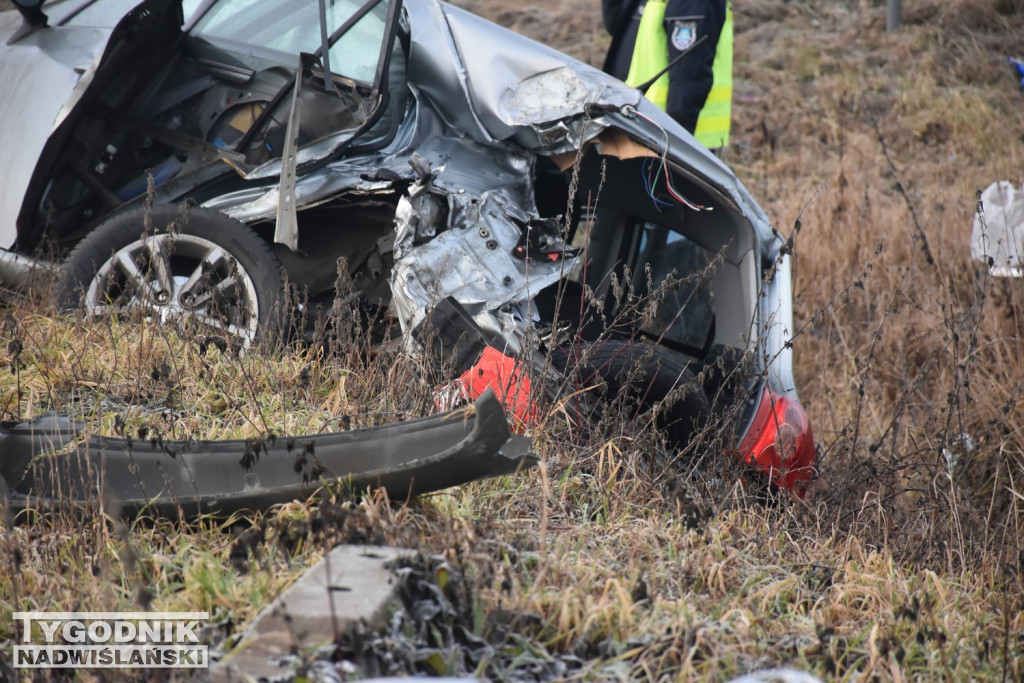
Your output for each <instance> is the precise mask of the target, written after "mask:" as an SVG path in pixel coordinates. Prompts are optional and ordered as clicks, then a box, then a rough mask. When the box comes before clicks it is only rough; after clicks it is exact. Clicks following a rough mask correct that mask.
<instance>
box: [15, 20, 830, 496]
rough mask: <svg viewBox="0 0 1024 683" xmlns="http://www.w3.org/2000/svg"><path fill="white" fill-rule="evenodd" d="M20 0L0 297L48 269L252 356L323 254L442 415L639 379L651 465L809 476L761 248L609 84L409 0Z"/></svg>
mask: <svg viewBox="0 0 1024 683" xmlns="http://www.w3.org/2000/svg"><path fill="white" fill-rule="evenodd" d="M18 2H19V3H20V5H21V7H20V9H21V15H20V16H19V15H18V14H15V13H8V14H6V15H2V16H0V32H2V35H3V36H4V37H5V39H6V43H7V44H6V46H5V47H4V48H3V53H2V56H0V82H2V83H4V87H5V89H6V93H5V94H6V97H5V104H4V105H3V106H5V107H6V108H7V115H6V116H5V120H6V121H8V122H11V121H16V122H17V125H8V126H7V127H5V128H4V129H3V130H0V137H2V141H0V142H2V144H3V146H4V149H5V150H8V164H7V165H6V167H5V169H4V171H3V174H4V178H3V183H2V184H0V192H2V193H3V194H2V197H3V201H0V212H2V215H0V246H2V247H3V251H2V252H0V276H2V277H3V279H4V281H5V283H6V284H7V285H8V286H24V285H25V283H26V282H28V281H29V280H30V279H31V276H32V273H33V272H36V271H37V270H38V269H39V268H40V267H43V268H45V267H46V266H47V265H48V263H53V262H56V263H59V264H60V270H59V277H58V278H57V283H56V291H55V298H56V300H57V301H58V303H59V304H61V305H62V306H66V307H83V308H85V309H86V310H87V311H92V312H102V311H109V310H110V309H111V308H114V309H117V310H132V309H143V310H145V311H146V312H147V314H148V315H151V316H153V317H154V318H159V319H166V320H176V319H180V318H182V317H188V318H191V319H194V320H198V321H199V322H201V323H202V324H203V325H206V326H208V327H209V328H213V329H217V330H220V331H222V332H223V333H225V334H229V335H232V336H233V337H236V338H238V339H241V340H242V341H243V342H244V343H251V342H252V341H254V340H255V339H256V338H257V337H258V336H259V335H276V334H279V333H282V331H283V330H284V329H285V328H287V327H288V326H289V325H290V320H289V318H288V316H287V313H286V311H288V310H289V307H290V306H289V302H288V301H286V298H287V297H286V294H285V293H286V291H289V290H290V291H297V292H301V296H302V303H301V304H300V305H301V306H302V310H303V311H315V310H316V309H317V308H318V306H327V307H329V306H330V304H331V302H332V301H333V300H334V298H335V297H336V296H337V292H336V287H335V283H336V280H337V277H338V270H339V262H340V261H341V260H343V261H344V264H345V265H346V268H347V277H348V278H349V279H350V281H351V291H352V295H349V296H355V297H356V298H358V300H359V303H360V306H361V307H362V310H363V311H364V312H365V315H366V316H367V318H368V319H370V320H379V319H381V318H385V317H386V318H388V319H391V320H397V323H398V326H399V328H400V330H401V341H402V343H403V344H405V345H406V347H407V348H408V350H410V351H412V352H415V353H424V354H427V355H430V354H434V355H436V356H439V357H441V358H442V359H443V360H444V362H445V363H447V364H448V366H449V369H450V371H451V373H452V376H453V377H456V378H458V379H457V381H456V382H455V383H454V384H453V385H452V386H450V387H448V390H449V395H452V394H454V395H456V396H460V395H461V396H462V397H463V398H467V399H472V398H475V397H478V396H480V395H482V393H483V392H484V391H485V389H486V388H488V387H490V388H492V389H494V390H495V391H496V392H497V393H498V394H499V396H500V397H502V399H503V401H504V403H505V405H506V407H507V408H508V409H509V410H511V411H512V412H513V413H514V414H515V416H516V418H517V419H519V420H521V421H522V422H525V423H527V425H528V424H529V422H530V420H531V416H532V411H533V410H535V406H534V404H533V402H532V400H531V399H530V391H531V389H530V382H531V380H532V381H533V382H534V384H536V383H537V382H538V381H539V382H540V383H542V384H544V385H545V387H548V386H550V385H551V384H558V383H559V381H562V382H563V384H564V383H569V382H578V383H582V384H585V385H588V386H594V385H596V384H598V383H604V384H606V385H610V386H611V387H612V388H613V389H617V388H623V387H625V386H626V384H627V383H628V382H627V379H626V374H627V373H628V372H629V368H635V367H636V366H638V365H639V366H640V367H641V373H640V374H641V377H640V380H639V381H640V383H641V385H642V386H641V388H640V389H639V390H638V391H637V392H636V393H637V394H638V395H639V397H640V402H641V403H643V404H644V405H645V407H647V408H649V409H651V410H652V411H653V412H656V413H658V415H659V419H663V420H665V423H666V424H667V429H668V430H669V434H670V437H671V440H672V441H673V442H674V443H675V444H676V446H681V445H682V444H684V443H686V441H687V439H688V435H689V434H691V433H694V432H695V431H698V430H700V429H701V428H702V426H703V425H706V424H709V423H711V422H713V421H715V420H716V419H717V420H719V423H720V424H721V426H722V428H723V429H725V430H726V433H727V442H728V443H727V444H725V447H724V448H723V450H726V451H729V452H731V453H733V454H734V455H735V456H736V458H737V459H738V461H740V462H742V463H746V464H749V465H750V466H752V469H753V470H756V471H759V472H760V473H761V475H762V476H766V477H767V479H769V480H770V481H772V482H773V483H775V484H777V485H781V486H784V487H787V488H798V489H799V488H802V487H804V486H805V485H806V484H807V483H808V482H809V481H810V480H811V479H812V478H813V474H814V462H815V446H814V442H813V437H812V434H811V427H810V423H809V421H808V419H807V415H806V413H805V412H804V410H803V408H802V407H801V406H800V403H799V401H798V400H797V396H796V391H795V388H794V382H793V377H792V367H791V357H792V351H791V346H790V336H791V334H792V332H793V327H792V310H791V291H790V266H789V260H788V256H787V248H786V242H785V240H784V239H783V238H782V237H780V235H778V234H777V233H776V232H775V231H774V230H773V228H772V227H771V225H770V223H769V221H768V219H767V217H766V216H765V214H764V212H763V211H762V209H761V208H760V207H759V206H758V205H757V203H756V202H755V201H754V200H753V198H752V197H751V196H750V195H749V193H748V192H747V190H746V189H745V188H744V187H743V185H742V184H741V183H740V182H739V181H738V180H737V179H736V177H735V175H734V174H733V173H732V172H731V171H730V170H729V169H728V168H727V167H726V166H725V165H723V164H722V163H721V162H720V161H719V160H718V159H717V158H716V157H715V156H713V155H712V154H710V153H709V152H708V151H707V150H705V149H704V148H702V147H701V146H700V145H699V144H698V143H697V142H695V141H694V139H693V138H692V137H691V136H690V135H688V134H687V133H686V132H685V131H684V130H682V129H681V128H680V127H679V126H678V125H677V124H675V122H673V121H672V120H671V119H670V118H668V117H667V116H666V115H665V114H664V113H663V112H661V111H660V110H658V109H657V108H656V107H655V106H654V105H652V104H651V103H649V102H648V101H647V100H645V99H644V98H643V97H642V96H641V94H640V93H639V92H638V91H637V90H635V89H633V88H630V87H628V86H625V85H624V84H622V83H621V82H619V81H617V80H615V79H613V78H611V77H609V76H607V75H605V74H603V73H601V72H600V71H598V70H597V69H594V68H592V67H590V66H587V65H585V64H582V63H580V62H577V61H574V60H572V59H571V58H569V57H566V56H565V55H562V54H560V53H558V52H556V51H554V50H552V49H550V48H547V47H545V46H543V45H540V44H537V43H535V42H533V41H530V40H528V39H526V38H524V37H522V36H519V35H517V34H515V33H512V32H510V31H507V30H505V29H502V28H500V27H498V26H496V25H494V24H491V23H489V22H487V21H485V20H483V19H480V18H478V17H476V16H474V15H472V14H470V13H468V12H465V11H462V10H459V9H456V8H454V7H451V6H449V5H446V4H445V3H442V2H437V1H436V0H368V1H366V2H363V1H362V0H320V2H314V1H313V0H309V1H307V2H293V1H288V0H259V2H255V1H253V0H202V1H200V0H183V1H182V2H180V3H179V2H167V1H165V0H148V1H146V2H142V3H138V2H137V1H136V0H56V1H53V2H47V3H46V4H44V5H42V7H39V6H38V5H39V3H38V1H37V0H18ZM43 83H45V84H46V87H40V84H43ZM54 254H56V256H52V255H54ZM45 255H51V256H49V257H48V258H47V257H45ZM286 283H287V287H286ZM369 328H370V329H372V326H369ZM581 366H582V367H585V368H589V372H578V371H576V370H574V368H578V367H581ZM632 379H634V380H635V378H632ZM534 389H536V387H534ZM545 391H547V389H545ZM582 393H583V394H586V393H588V392H582ZM583 400H589V399H588V398H586V397H585V398H584V399H583ZM727 409H728V410H727ZM726 412H729V414H730V417H729V418H728V419H727V420H726V419H722V418H721V416H722V415H724V414H725V413H726ZM672 430H675V431H672Z"/></svg>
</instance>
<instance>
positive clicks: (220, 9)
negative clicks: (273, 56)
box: [191, 0, 389, 84]
mask: <svg viewBox="0 0 1024 683" xmlns="http://www.w3.org/2000/svg"><path fill="white" fill-rule="evenodd" d="M366 4H367V3H366V2H365V1H363V0H327V1H326V16H327V31H328V35H331V34H333V33H335V32H337V31H338V30H340V29H341V28H342V27H344V26H345V24H346V23H348V22H349V20H350V19H352V18H353V17H354V16H355V15H357V14H358V13H360V12H361V10H362V9H363V7H364V5H366ZM388 5H389V1H388V0H378V2H376V3H374V4H373V5H372V7H371V8H370V9H369V11H367V12H366V13H365V14H363V15H362V16H361V17H359V18H358V20H357V21H355V23H354V24H353V25H352V26H351V27H350V28H349V29H348V30H347V31H346V32H345V33H344V34H343V35H341V37H339V38H337V39H336V41H335V42H334V44H333V45H332V46H331V48H330V50H329V52H328V56H329V61H330V66H331V71H332V72H333V73H334V74H335V75H339V76H344V77H346V78H349V79H352V80H354V81H358V82H362V83H366V84H371V83H373V80H374V76H375V75H376V71H377V61H378V59H379V57H380V52H381V49H380V48H381V43H382V41H383V40H384V33H385V27H386V25H387V13H388ZM191 32H192V34H193V35H196V36H199V37H201V38H204V39H206V40H209V41H211V42H213V43H215V44H218V45H220V46H221V47H223V48H225V49H227V50H231V51H238V52H242V53H246V52H249V51H250V50H248V49H247V48H255V49H257V50H261V51H267V50H269V51H273V52H276V53H280V59H281V61H282V63H288V64H292V63H297V61H296V59H295V57H296V56H297V55H298V54H299V53H300V52H315V51H316V50H318V49H319V48H320V47H321V44H322V42H321V34H320V13H319V3H317V2H310V1H308V0H222V1H221V2H218V3H216V4H214V5H213V6H212V7H211V8H210V9H209V10H208V11H207V12H206V13H205V14H204V15H203V16H202V17H201V18H200V19H199V21H198V22H197V23H196V25H195V26H194V27H193V29H192V31H191Z"/></svg>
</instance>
